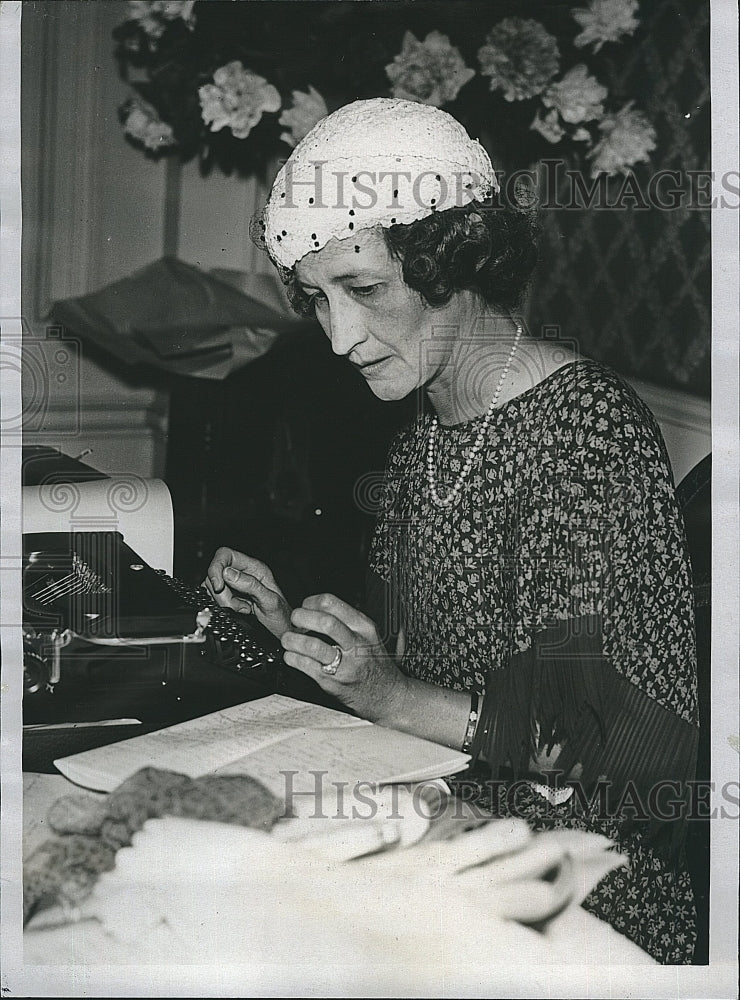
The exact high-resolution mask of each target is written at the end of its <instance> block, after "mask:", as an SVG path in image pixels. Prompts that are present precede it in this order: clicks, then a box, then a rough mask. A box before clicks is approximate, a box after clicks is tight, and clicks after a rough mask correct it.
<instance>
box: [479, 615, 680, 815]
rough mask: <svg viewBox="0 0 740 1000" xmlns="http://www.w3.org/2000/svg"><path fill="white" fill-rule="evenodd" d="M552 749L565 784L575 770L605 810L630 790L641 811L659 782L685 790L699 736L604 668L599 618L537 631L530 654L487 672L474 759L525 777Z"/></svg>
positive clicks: (496, 772) (495, 771) (606, 663)
mask: <svg viewBox="0 0 740 1000" xmlns="http://www.w3.org/2000/svg"><path fill="white" fill-rule="evenodd" d="M554 745H558V746H561V747H562V748H563V749H562V752H561V753H560V754H559V756H558V757H557V763H556V764H555V765H554V766H555V767H556V768H557V770H558V771H560V772H561V773H562V774H563V775H564V776H565V777H566V778H567V776H568V775H569V774H570V772H571V770H572V769H573V767H574V766H575V765H577V764H580V765H581V768H582V772H581V773H580V775H579V778H578V780H579V782H580V783H581V784H582V786H583V787H584V788H587V789H588V788H589V787H592V786H593V785H594V784H595V783H596V782H604V783H605V785H606V787H607V788H608V796H609V802H610V803H614V802H615V801H619V800H620V799H621V798H622V797H624V796H625V792H626V790H627V789H628V788H629V789H630V790H631V791H632V790H634V793H635V794H636V795H637V796H639V799H640V802H641V803H642V804H646V803H649V802H650V796H651V790H653V795H654V794H655V791H654V790H655V787H656V786H657V785H659V784H660V783H663V782H677V783H678V785H679V789H680V791H679V792H678V794H680V795H685V794H686V793H687V790H688V786H687V785H686V782H688V781H691V780H693V779H694V778H695V772H696V753H697V745H698V729H697V727H696V726H693V725H692V724H691V723H689V722H687V721H686V720H684V719H681V718H679V717H678V716H677V715H675V713H673V712H671V711H670V710H669V709H666V708H664V707H663V706H662V705H660V704H658V703H657V702H656V701H654V700H653V699H651V698H649V697H648V696H647V695H646V694H645V693H644V692H643V691H641V690H640V689H639V688H638V687H637V686H636V685H634V684H632V683H630V682H629V681H628V680H627V679H626V678H625V677H623V676H622V675H621V674H619V673H618V672H617V671H616V670H615V669H614V668H613V667H612V666H611V664H610V663H609V661H608V659H607V657H606V656H605V655H604V653H603V643H602V634H601V623H600V619H599V618H598V616H590V617H585V618H580V619H576V620H569V621H565V622H560V623H558V624H557V625H555V626H552V627H550V628H547V629H543V630H542V631H541V632H539V633H537V634H536V635H535V637H534V641H533V644H532V646H531V648H529V649H528V650H525V651H523V652H518V653H515V654H514V655H513V656H512V657H511V659H510V661H509V663H508V665H507V666H506V667H505V668H502V669H499V670H493V671H491V673H490V675H489V679H488V684H487V687H486V691H485V696H484V698H483V704H482V709H481V719H480V722H479V725H478V730H477V733H476V739H475V743H474V746H473V755H474V759H476V758H482V759H483V760H484V761H485V762H486V764H487V765H488V766H489V767H490V768H491V770H492V772H493V776H494V777H498V776H499V769H500V768H502V767H503V768H506V769H511V770H512V771H513V773H514V775H515V776H516V777H526V776H528V775H530V774H531V769H530V760H531V759H532V758H533V757H535V756H536V754H537V752H538V751H539V750H542V749H546V748H551V747H552V746H554ZM648 812H649V809H648ZM638 818H641V819H645V817H644V816H641V817H638ZM649 819H650V827H651V828H652V829H658V828H662V827H664V826H665V824H664V823H662V822H661V821H660V817H655V816H653V815H650V816H649ZM653 821H655V822H653Z"/></svg>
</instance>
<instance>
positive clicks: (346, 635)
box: [290, 608, 359, 650]
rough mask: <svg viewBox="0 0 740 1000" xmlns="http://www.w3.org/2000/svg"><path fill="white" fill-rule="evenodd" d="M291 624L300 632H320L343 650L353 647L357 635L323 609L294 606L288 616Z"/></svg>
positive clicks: (355, 643)
mask: <svg viewBox="0 0 740 1000" xmlns="http://www.w3.org/2000/svg"><path fill="white" fill-rule="evenodd" d="M290 620H291V622H292V624H293V625H294V626H295V627H296V629H297V630H298V629H300V631H301V632H304V631H305V632H320V633H321V634H322V635H326V636H328V637H329V639H330V640H331V641H332V642H336V643H337V645H338V646H341V647H342V648H343V649H345V650H350V649H354V648H355V646H356V645H357V640H358V638H359V637H358V636H357V634H356V633H354V632H352V631H351V630H350V629H349V628H347V626H346V625H345V623H344V622H343V621H340V620H339V619H338V618H336V617H335V616H334V615H330V614H327V613H326V612H325V611H307V610H306V609H305V608H296V609H295V610H294V611H293V612H292V613H291V616H290Z"/></svg>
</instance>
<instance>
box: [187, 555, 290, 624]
mask: <svg viewBox="0 0 740 1000" xmlns="http://www.w3.org/2000/svg"><path fill="white" fill-rule="evenodd" d="M203 586H204V587H205V588H206V590H207V591H208V593H209V594H210V595H211V597H212V598H213V599H214V601H215V602H216V603H217V604H220V605H221V607H222V608H232V610H234V611H240V612H242V613H243V614H250V613H252V612H253V613H254V615H255V617H256V618H257V620H258V621H259V622H260V623H261V624H262V625H264V626H265V628H266V629H268V631H270V632H272V634H273V635H274V636H275V638H277V639H280V638H281V636H282V634H283V632H285V631H287V630H288V629H289V628H290V627H291V624H290V615H291V610H292V609H291V607H290V605H289V604H288V602H287V601H286V599H285V596H284V594H283V592H282V591H281V589H280V587H278V585H277V583H275V577H274V576H273V575H272V573H271V572H270V570H269V568H268V567H267V566H265V564H264V563H261V562H260V561H259V560H258V559H253V558H252V557H251V556H245V555H244V553H243V552H237V551H236V550H235V549H229V548H220V549H217V551H216V554H215V555H214V557H213V559H211V564H210V566H209V567H208V574H207V576H206V578H205V580H204V581H203Z"/></svg>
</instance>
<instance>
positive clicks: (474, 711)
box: [461, 689, 480, 753]
mask: <svg viewBox="0 0 740 1000" xmlns="http://www.w3.org/2000/svg"><path fill="white" fill-rule="evenodd" d="M479 701H480V696H479V694H478V692H477V691H476V690H475V689H473V690H472V691H471V692H470V714H469V715H468V724H467V726H466V728H465V738H464V739H463V741H462V747H461V750H462V752H463V753H470V751H471V749H472V747H473V740H474V739H475V731H476V729H477V728H478V719H479V718H480V716H479V714H478V703H479Z"/></svg>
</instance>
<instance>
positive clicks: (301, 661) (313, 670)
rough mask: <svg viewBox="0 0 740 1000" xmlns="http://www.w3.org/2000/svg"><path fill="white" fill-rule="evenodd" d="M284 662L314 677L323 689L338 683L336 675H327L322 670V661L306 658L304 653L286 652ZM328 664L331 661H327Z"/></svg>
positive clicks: (310, 657)
mask: <svg viewBox="0 0 740 1000" xmlns="http://www.w3.org/2000/svg"><path fill="white" fill-rule="evenodd" d="M283 660H285V662H286V663H287V664H288V666H289V667H295V669H296V670H300V671H301V673H302V674H307V675H308V676H309V677H312V678H313V680H315V681H316V683H317V684H320V685H321V687H325V686H326V685H327V684H328V685H332V684H334V683H336V678H335V677H334V675H333V674H327V673H325V672H324V671H323V670H322V669H321V667H322V664H321V663H320V661H318V660H315V659H314V658H313V657H312V656H304V655H303V654H302V653H296V652H295V651H294V650H286V651H285V653H284V654H283ZM328 662H331V661H329V660H327V663H328Z"/></svg>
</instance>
